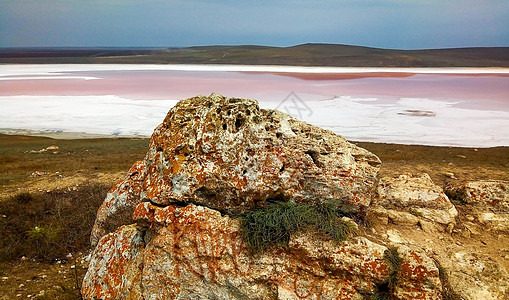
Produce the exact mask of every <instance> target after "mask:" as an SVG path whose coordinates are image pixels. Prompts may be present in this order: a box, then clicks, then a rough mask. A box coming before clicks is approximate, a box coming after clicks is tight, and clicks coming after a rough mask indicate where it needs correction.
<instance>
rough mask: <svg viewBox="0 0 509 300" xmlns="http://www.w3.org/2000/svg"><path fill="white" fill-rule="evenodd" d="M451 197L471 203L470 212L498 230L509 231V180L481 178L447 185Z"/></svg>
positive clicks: (491, 227)
mask: <svg viewBox="0 0 509 300" xmlns="http://www.w3.org/2000/svg"><path fill="white" fill-rule="evenodd" d="M446 192H447V194H448V195H450V196H451V197H453V198H455V199H456V200H458V201H460V203H464V204H467V205H469V207H470V210H471V211H470V213H471V214H473V215H476V217H477V218H476V219H477V220H478V221H479V222H481V223H483V224H484V225H487V228H489V229H493V230H497V231H509V182H507V181H496V180H479V181H470V182H465V183H461V184H458V185H453V186H447V187H446Z"/></svg>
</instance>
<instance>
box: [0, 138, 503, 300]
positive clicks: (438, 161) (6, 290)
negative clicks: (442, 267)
mask: <svg viewBox="0 0 509 300" xmlns="http://www.w3.org/2000/svg"><path fill="white" fill-rule="evenodd" d="M356 144H357V145H359V146H361V147H364V148H366V149H368V150H370V151H372V152H373V153H375V154H377V155H378V156H379V157H380V158H381V160H382V162H383V165H382V169H381V172H380V173H381V175H382V176H396V175H399V174H402V173H407V172H408V173H419V172H426V173H428V174H430V175H431V177H432V179H433V181H434V182H435V183H436V184H438V185H441V186H443V185H444V184H445V183H447V182H451V181H454V182H455V181H465V180H476V179H497V180H508V181H509V148H508V147H497V148H487V149H483V148H479V149H470V148H451V147H428V146H408V145H395V144H375V143H356ZM51 145H56V146H58V147H59V149H58V150H57V151H45V152H42V153H30V151H31V150H34V151H39V150H41V149H44V148H46V147H48V146H51ZM147 146H148V139H81V140H55V139H50V138H44V137H28V136H13V135H1V134H0V204H2V202H3V203H11V202H8V201H12V199H13V198H12V197H13V196H15V195H18V194H19V193H22V192H30V193H31V194H33V195H46V194H51V193H54V192H55V191H72V190H80V189H81V188H82V187H83V186H87V185H88V186H90V185H92V186H99V187H101V188H102V189H107V187H111V186H113V184H114V183H115V181H116V180H118V179H119V178H120V177H121V176H122V174H123V172H125V171H127V170H128V168H129V167H130V166H131V165H132V163H133V162H134V161H136V160H140V159H143V157H144V155H145V152H146V150H147ZM104 192H105V191H104ZM100 201H101V199H97V201H96V202H95V203H100ZM12 203H14V202H12ZM89 205H90V204H89ZM94 205H96V206H97V205H98V204H94ZM0 208H1V206H0ZM95 209H96V208H95ZM458 210H459V212H460V216H459V225H458V230H456V231H455V232H453V233H452V234H450V235H448V236H447V238H446V239H438V238H437V236H432V235H429V236H426V235H425V234H424V233H423V232H416V231H415V230H411V229H408V228H399V227H398V228H396V229H397V230H398V231H400V232H401V233H402V234H403V235H404V236H405V237H406V238H409V239H413V240H420V239H421V240H422V239H423V238H425V239H429V240H430V241H432V242H433V243H435V246H437V245H438V246H439V247H440V248H441V249H444V251H443V254H441V253H439V255H446V253H447V251H446V250H445V249H446V248H454V247H456V248H458V249H465V250H468V249H476V250H478V251H479V250H480V251H482V252H483V253H484V254H485V255H489V256H490V257H493V259H494V260H496V261H498V262H500V263H501V264H502V265H504V266H505V267H506V268H508V269H509V264H508V261H509V249H506V248H509V247H507V245H508V244H509V239H508V237H507V235H497V234H491V233H490V234H488V233H487V234H483V235H482V238H480V237H479V236H476V235H466V234H464V231H462V227H461V222H462V220H463V219H465V218H466V217H468V208H467V207H460V206H458ZM10 217H12V216H6V215H5V216H4V215H0V218H10ZM0 221H1V220H0ZM33 226H37V225H36V224H33ZM90 226H91V224H89V225H86V227H90ZM391 226H392V225H391ZM476 226H478V224H476ZM375 228H378V229H379V227H377V226H375ZM83 230H90V228H83ZM478 230H479V231H480V232H482V227H480V226H478ZM4 244H5V243H4ZM0 245H1V244H0ZM442 247H443V248H442ZM504 247H505V248H504ZM88 251H89V249H86V248H83V249H75V251H73V252H74V253H73V256H72V257H65V256H64V257H61V258H60V260H56V261H55V260H53V261H48V260H40V259H32V258H31V257H24V258H21V257H10V258H9V259H6V258H4V259H3V260H0V300H5V299H22V298H23V299H26V298H27V297H28V298H30V299H80V296H79V293H78V287H79V286H80V285H81V280H82V278H83V275H84V273H85V271H86V269H85V268H84V266H86V262H85V261H83V258H84V257H86V254H87V253H88ZM504 251H506V252H507V253H505V252H504ZM0 252H1V251H0ZM4 252H5V251H4ZM439 252H440V251H439ZM80 253H85V254H83V255H82V254H80Z"/></svg>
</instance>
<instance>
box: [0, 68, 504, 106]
mask: <svg viewBox="0 0 509 300" xmlns="http://www.w3.org/2000/svg"><path fill="white" fill-rule="evenodd" d="M66 75H70V76H92V77H96V78H100V79H96V80H82V79H59V78H55V79H23V80H15V79H21V78H20V77H18V78H12V80H4V81H1V82H0V96H15V95H34V96H47V95H52V96H58V95H66V96H70V95H71V96H72V95H77V96H78V95H117V96H120V97H123V98H130V99H154V100H157V99H183V98H188V97H192V96H195V95H197V94H205V95H208V94H210V93H212V92H216V93H220V94H224V95H227V96H235V97H243V98H254V99H258V100H261V101H281V100H282V99H284V97H285V96H286V95H288V94H289V93H290V92H294V93H296V94H297V95H299V97H301V98H302V99H303V100H319V99H330V98H333V97H334V96H341V95H348V96H362V97H376V98H378V99H384V98H403V97H411V98H433V99H443V100H458V99H460V100H462V104H461V105H463V106H468V107H469V108H475V109H481V110H507V111H509V74H482V75H479V74H468V75H465V74H410V73H361V74H353V73H350V74H349V73H344V74H305V73H261V72H221V71H217V72H203V71H143V70H135V71H81V72H80V71H78V72H70V73H66Z"/></svg>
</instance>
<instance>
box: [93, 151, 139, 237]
mask: <svg viewBox="0 0 509 300" xmlns="http://www.w3.org/2000/svg"><path fill="white" fill-rule="evenodd" d="M144 176H145V163H144V162H143V161H138V162H136V163H134V165H133V166H132V167H131V168H130V169H129V171H128V172H127V174H126V176H125V177H124V179H122V180H120V181H119V182H118V183H117V184H116V185H115V187H113V188H112V189H111V190H110V191H109V192H108V194H107V195H106V199H104V202H103V203H102V204H101V206H100V207H99V210H98V211H97V217H96V219H95V223H94V227H93V228H92V233H91V235H90V241H91V244H92V246H95V245H96V244H97V242H98V241H99V239H100V238H101V237H102V236H104V235H105V234H107V233H110V232H113V231H115V230H116V229H117V228H118V227H120V226H121V225H125V224H130V223H132V215H133V211H134V209H135V208H136V206H137V205H138V204H139V203H140V197H139V195H140V192H141V184H142V179H143V178H144Z"/></svg>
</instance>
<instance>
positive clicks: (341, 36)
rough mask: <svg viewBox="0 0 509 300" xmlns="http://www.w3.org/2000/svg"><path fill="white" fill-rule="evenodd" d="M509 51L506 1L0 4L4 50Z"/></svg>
mask: <svg viewBox="0 0 509 300" xmlns="http://www.w3.org/2000/svg"><path fill="white" fill-rule="evenodd" d="M303 43H334V44H348V45H359V46H368V47H377V48H389V49H429V48H454V47H495V46H509V0H379V1H374V0H314V1H313V0H306V1H305V0H251V1H243V0H216V1H210V0H182V1H180V0H137V1H134V0H87V1H85V0H0V47H187V46H199V45H268V46H292V45H297V44H303Z"/></svg>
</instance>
